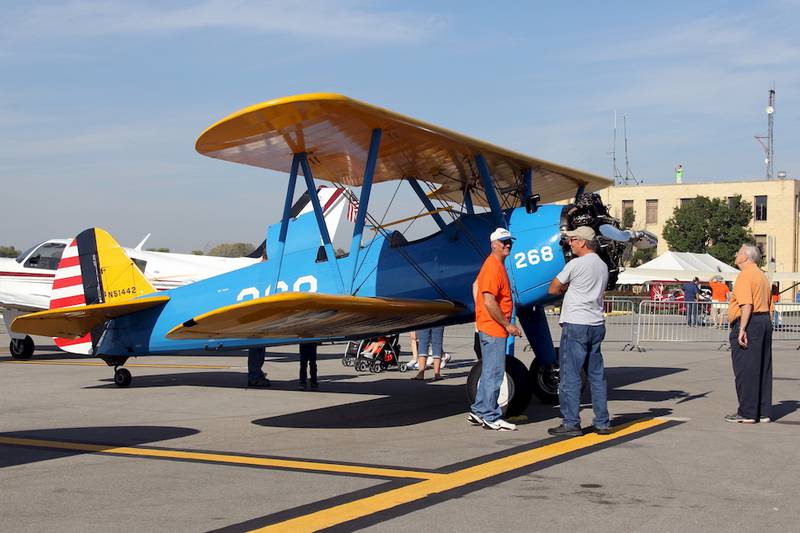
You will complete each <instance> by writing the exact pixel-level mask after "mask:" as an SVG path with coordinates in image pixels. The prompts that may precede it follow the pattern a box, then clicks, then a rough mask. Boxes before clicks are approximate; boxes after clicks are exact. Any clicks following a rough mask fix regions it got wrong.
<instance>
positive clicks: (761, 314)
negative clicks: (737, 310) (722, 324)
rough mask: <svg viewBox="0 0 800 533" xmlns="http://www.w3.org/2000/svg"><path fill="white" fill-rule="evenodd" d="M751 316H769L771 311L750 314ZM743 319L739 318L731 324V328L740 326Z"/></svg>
mask: <svg viewBox="0 0 800 533" xmlns="http://www.w3.org/2000/svg"><path fill="white" fill-rule="evenodd" d="M750 316H769V311H759V312H758V313H750ZM740 319H741V317H739V318H737V319H736V320H734V321H733V322H731V326H736V325H738V324H739V320H740Z"/></svg>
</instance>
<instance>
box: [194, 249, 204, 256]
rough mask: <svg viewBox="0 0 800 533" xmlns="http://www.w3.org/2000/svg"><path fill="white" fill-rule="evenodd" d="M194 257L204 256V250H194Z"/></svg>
mask: <svg viewBox="0 0 800 533" xmlns="http://www.w3.org/2000/svg"><path fill="white" fill-rule="evenodd" d="M192 255H203V250H192Z"/></svg>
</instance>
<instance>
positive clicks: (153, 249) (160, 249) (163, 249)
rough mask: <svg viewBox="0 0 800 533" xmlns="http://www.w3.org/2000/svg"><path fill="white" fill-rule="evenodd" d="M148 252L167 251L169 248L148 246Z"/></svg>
mask: <svg viewBox="0 0 800 533" xmlns="http://www.w3.org/2000/svg"><path fill="white" fill-rule="evenodd" d="M147 251H148V252H164V253H169V248H148V249H147Z"/></svg>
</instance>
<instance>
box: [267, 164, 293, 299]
mask: <svg viewBox="0 0 800 533" xmlns="http://www.w3.org/2000/svg"><path fill="white" fill-rule="evenodd" d="M299 164H300V159H299V157H298V155H297V154H295V155H294V157H292V170H291V172H290V173H289V186H288V187H287V188H286V200H285V201H284V203H283V217H282V218H281V232H280V233H279V234H278V257H277V261H278V268H276V269H275V281H273V283H272V286H273V287H275V290H276V291H277V290H278V280H279V279H280V275H281V265H282V264H283V250H284V247H285V246H286V232H287V230H288V229H289V215H290V214H291V212H292V200H293V199H294V190H295V187H296V185H297V167H298V165H299ZM267 237H269V235H267Z"/></svg>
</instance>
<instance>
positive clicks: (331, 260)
mask: <svg viewBox="0 0 800 533" xmlns="http://www.w3.org/2000/svg"><path fill="white" fill-rule="evenodd" d="M295 157H297V158H298V159H300V165H301V166H302V167H303V177H304V178H305V180H306V188H307V189H308V197H309V198H310V199H311V205H313V206H314V215H315V216H316V217H317V226H318V227H319V234H320V235H321V236H322V243H323V245H324V246H325V253H326V254H327V255H328V264H329V265H330V269H331V274H332V275H333V279H334V281H335V282H336V288H337V290H338V291H339V293H342V292H343V291H344V283H343V282H342V274H341V272H340V271H339V264H338V263H339V262H338V261H337V259H336V251H335V250H334V249H333V244H331V236H330V234H329V233H328V226H327V225H326V224H325V215H324V214H323V213H322V205H320V203H319V194H318V193H317V187H316V186H315V185H314V175H313V174H312V173H311V166H310V165H309V164H308V157H306V153H305V152H301V153H299V154H295Z"/></svg>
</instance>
